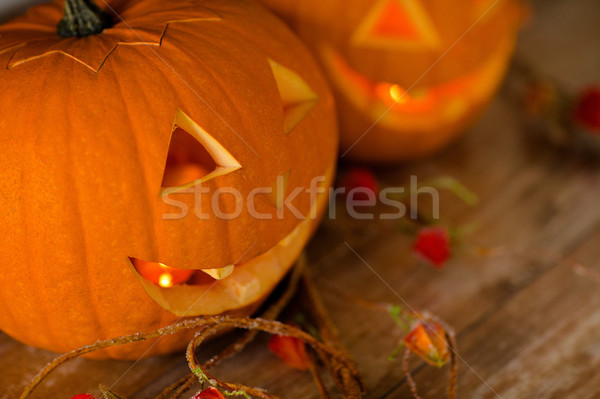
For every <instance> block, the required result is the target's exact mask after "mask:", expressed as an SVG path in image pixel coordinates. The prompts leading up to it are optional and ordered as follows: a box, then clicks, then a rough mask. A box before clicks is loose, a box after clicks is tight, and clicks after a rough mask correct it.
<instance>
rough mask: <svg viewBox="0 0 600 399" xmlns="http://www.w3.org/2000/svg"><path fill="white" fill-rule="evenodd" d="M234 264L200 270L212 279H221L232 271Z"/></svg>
mask: <svg viewBox="0 0 600 399" xmlns="http://www.w3.org/2000/svg"><path fill="white" fill-rule="evenodd" d="M234 268H235V265H229V266H225V267H221V268H219V269H201V271H202V272H204V273H206V274H208V275H209V276H211V277H212V278H214V279H217V280H223V279H224V278H225V277H227V276H229V275H230V274H231V273H233V269H234Z"/></svg>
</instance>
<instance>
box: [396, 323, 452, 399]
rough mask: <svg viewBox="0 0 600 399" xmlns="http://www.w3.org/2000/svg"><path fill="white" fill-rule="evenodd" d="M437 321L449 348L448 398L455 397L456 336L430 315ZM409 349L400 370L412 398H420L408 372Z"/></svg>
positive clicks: (405, 353)
mask: <svg viewBox="0 0 600 399" xmlns="http://www.w3.org/2000/svg"><path fill="white" fill-rule="evenodd" d="M432 318H433V319H434V320H435V321H436V322H437V323H440V324H442V327H443V328H444V330H445V331H446V334H445V338H446V342H448V348H449V350H450V373H449V378H448V379H449V381H448V399H456V385H457V382H458V359H457V356H456V349H457V346H456V337H455V335H454V331H453V330H452V329H451V328H449V327H448V326H446V325H445V324H444V322H443V321H441V320H439V319H438V318H436V317H432ZM410 354H411V351H410V349H408V348H407V349H406V351H405V352H404V357H403V358H402V370H403V371H404V375H405V376H406V383H407V384H408V386H409V388H410V393H411V394H412V396H413V398H414V399H421V397H420V396H419V392H418V391H417V384H416V383H415V380H414V379H413V377H412V373H411V372H410V368H409V367H408V359H409V358H410Z"/></svg>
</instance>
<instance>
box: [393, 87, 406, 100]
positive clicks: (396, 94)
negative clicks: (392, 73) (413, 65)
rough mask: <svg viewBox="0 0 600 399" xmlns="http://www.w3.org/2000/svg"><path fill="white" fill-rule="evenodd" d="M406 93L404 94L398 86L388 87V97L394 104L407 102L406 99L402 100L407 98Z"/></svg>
mask: <svg viewBox="0 0 600 399" xmlns="http://www.w3.org/2000/svg"><path fill="white" fill-rule="evenodd" d="M407 95H408V93H406V92H405V91H404V90H402V89H401V88H400V86H398V85H392V86H391V87H390V97H391V98H392V100H394V102H397V103H399V102H403V103H405V102H406V101H408V99H406V98H404V96H407Z"/></svg>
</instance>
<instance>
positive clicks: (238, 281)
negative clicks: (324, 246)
mask: <svg viewBox="0 0 600 399" xmlns="http://www.w3.org/2000/svg"><path fill="white" fill-rule="evenodd" d="M333 170H334V168H333V167H331V168H329V169H328V171H327V173H326V178H325V182H326V183H329V182H331V179H332V176H333ZM326 202H327V195H325V194H320V195H319V196H318V197H317V200H316V201H315V202H314V203H313V204H312V206H311V209H310V210H309V213H308V214H307V215H308V216H307V217H306V218H305V219H304V220H301V221H300V222H299V223H298V224H297V225H296V227H295V228H294V230H292V232H290V233H289V234H288V235H286V236H285V237H284V238H283V239H281V240H280V241H279V242H278V243H277V244H276V245H275V246H273V247H272V248H271V249H269V250H268V251H267V252H264V253H263V254H261V255H258V256H256V257H255V258H253V259H251V260H249V261H247V262H244V263H241V264H236V265H229V266H226V267H220V268H214V269H201V270H185V269H177V268H174V267H171V266H172V265H168V266H167V265H164V264H161V263H157V262H147V261H143V260H140V259H136V258H131V257H130V258H129V266H130V268H131V270H132V272H133V273H134V274H135V276H136V277H137V279H138V280H139V282H140V284H141V285H142V287H143V288H144V290H145V291H146V293H148V295H150V297H151V298H152V299H153V300H154V301H155V302H156V303H157V304H159V305H160V306H161V307H163V308H164V309H166V310H168V311H170V312H171V313H173V314H175V315H176V316H180V317H181V316H197V315H213V314H219V313H223V312H225V311H228V310H232V309H239V308H241V307H244V306H248V305H251V304H253V303H255V302H257V301H260V300H261V299H263V298H264V297H265V296H266V295H268V294H269V293H270V292H271V290H272V289H273V288H274V287H275V286H276V285H277V283H278V282H279V281H280V280H281V279H282V278H283V277H284V275H285V274H286V273H287V271H288V270H289V268H290V267H291V265H292V264H293V263H294V262H295V260H296V259H297V258H298V256H299V255H300V253H301V252H302V250H303V248H304V246H305V245H306V243H307V242H308V240H309V238H310V235H311V233H312V231H313V225H314V224H315V223H317V221H318V218H314V216H316V215H318V213H319V212H318V211H319V210H322V209H323V208H324V206H325V204H326Z"/></svg>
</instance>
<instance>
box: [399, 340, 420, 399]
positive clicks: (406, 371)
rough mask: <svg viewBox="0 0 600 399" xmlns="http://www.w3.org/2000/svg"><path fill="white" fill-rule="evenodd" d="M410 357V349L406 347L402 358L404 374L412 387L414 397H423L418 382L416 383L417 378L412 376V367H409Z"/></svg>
mask: <svg viewBox="0 0 600 399" xmlns="http://www.w3.org/2000/svg"><path fill="white" fill-rule="evenodd" d="M409 358H410V349H406V350H405V351H404V357H403V358H402V370H404V375H405V376H406V382H407V383H408V386H409V387H410V393H411V394H412V396H413V398H414V399H421V397H420V396H419V392H418V391H417V384H415V380H413V378H412V374H411V372H410V368H409V367H408V359H409Z"/></svg>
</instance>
